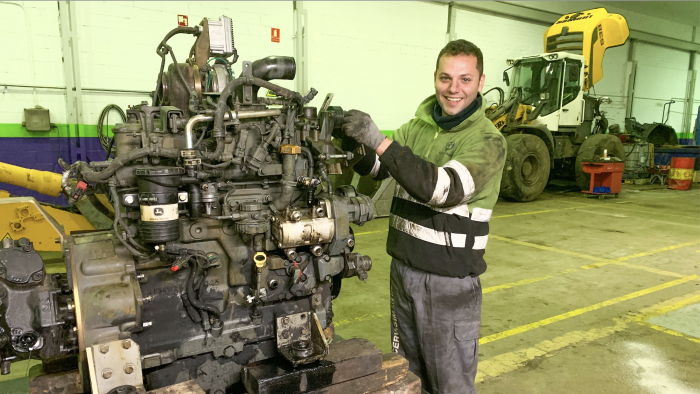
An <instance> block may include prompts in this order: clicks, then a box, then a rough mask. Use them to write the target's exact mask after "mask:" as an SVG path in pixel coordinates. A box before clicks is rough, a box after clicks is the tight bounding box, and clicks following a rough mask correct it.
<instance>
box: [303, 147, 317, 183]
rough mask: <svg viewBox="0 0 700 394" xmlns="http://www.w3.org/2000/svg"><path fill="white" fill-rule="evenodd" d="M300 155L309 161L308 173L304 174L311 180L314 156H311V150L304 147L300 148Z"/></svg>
mask: <svg viewBox="0 0 700 394" xmlns="http://www.w3.org/2000/svg"><path fill="white" fill-rule="evenodd" d="M301 153H303V154H304V156H306V160H308V161H309V173H308V174H306V176H308V177H309V178H311V177H312V176H313V175H314V156H313V154H311V149H309V148H307V147H305V146H302V147H301Z"/></svg>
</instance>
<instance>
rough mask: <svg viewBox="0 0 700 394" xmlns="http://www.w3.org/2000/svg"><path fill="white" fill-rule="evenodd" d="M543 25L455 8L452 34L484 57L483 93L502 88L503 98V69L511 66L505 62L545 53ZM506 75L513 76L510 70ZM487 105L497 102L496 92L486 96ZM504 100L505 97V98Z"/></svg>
mask: <svg viewBox="0 0 700 394" xmlns="http://www.w3.org/2000/svg"><path fill="white" fill-rule="evenodd" d="M546 29H547V28H546V26H543V25H540V24H535V23H528V22H522V21H517V20H513V19H506V18H501V17H497V16H492V15H486V14H482V13H479V12H474V11H467V10H463V9H457V18H456V22H455V33H456V36H457V38H458V39H464V40H467V41H471V42H473V43H474V44H475V45H476V46H478V47H479V48H480V49H481V52H482V54H483V55H484V74H485V75H486V80H485V82H484V90H483V91H484V92H486V91H487V90H489V89H491V88H493V87H500V88H502V89H503V90H504V91H505V93H506V95H507V94H508V86H506V83H505V82H503V70H505V69H507V68H508V67H510V66H509V65H508V64H507V62H506V61H507V60H508V59H515V58H518V57H522V56H531V55H538V54H541V53H542V52H544V48H543V47H542V45H543V44H542V40H543V38H542V37H543V36H544V32H545V30H546ZM508 73H509V75H510V76H511V77H512V74H511V72H510V71H508ZM486 99H487V101H489V102H496V101H498V93H497V92H495V91H494V92H491V93H489V94H488V95H487V97H486ZM506 99H507V97H506Z"/></svg>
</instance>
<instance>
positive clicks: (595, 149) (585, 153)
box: [576, 134, 625, 191]
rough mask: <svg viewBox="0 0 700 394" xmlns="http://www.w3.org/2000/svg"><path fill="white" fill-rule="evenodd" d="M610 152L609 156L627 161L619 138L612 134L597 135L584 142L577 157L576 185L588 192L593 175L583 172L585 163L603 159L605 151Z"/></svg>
mask: <svg viewBox="0 0 700 394" xmlns="http://www.w3.org/2000/svg"><path fill="white" fill-rule="evenodd" d="M605 149H607V150H608V156H613V157H618V158H620V159H622V160H624V159H625V148H624V147H623V146H622V142H621V141H620V139H619V138H617V137H616V136H614V135H610V134H595V135H592V136H590V137H588V138H586V140H585V141H583V144H581V147H580V148H579V149H578V154H577V155H576V184H577V185H578V187H579V188H581V190H583V191H587V190H588V189H589V187H590V184H591V174H588V173H585V172H583V163H584V162H587V161H591V160H597V159H598V158H600V157H603V151H604V150H605Z"/></svg>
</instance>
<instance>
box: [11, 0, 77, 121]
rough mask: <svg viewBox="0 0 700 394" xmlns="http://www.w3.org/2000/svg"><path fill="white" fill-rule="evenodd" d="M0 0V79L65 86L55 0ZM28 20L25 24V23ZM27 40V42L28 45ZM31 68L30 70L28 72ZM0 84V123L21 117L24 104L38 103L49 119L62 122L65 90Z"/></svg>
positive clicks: (31, 105)
mask: <svg viewBox="0 0 700 394" xmlns="http://www.w3.org/2000/svg"><path fill="white" fill-rule="evenodd" d="M23 8H24V12H26V13H27V14H26V18H25V14H24V12H23V11H22V8H20V7H19V6H17V5H13V4H7V3H0V14H1V15H3V17H2V23H0V34H2V36H3V37H4V38H3V40H2V47H3V61H2V62H0V83H3V82H4V83H12V84H15V85H42V86H65V83H64V81H63V68H62V67H63V66H62V63H61V36H60V31H59V26H58V22H57V20H58V7H57V6H56V3H55V2H31V1H28V2H23ZM27 22H28V25H27ZM30 42H31V46H30ZM32 69H33V70H34V72H33V73H32ZM4 88H5V87H4V86H0V89H2V90H3V93H2V94H1V95H0V124H18V123H22V122H23V120H24V108H33V107H34V106H35V105H41V106H42V107H44V108H49V109H50V110H51V121H52V122H54V123H64V122H65V119H66V111H65V94H64V92H63V91H61V90H54V91H47V90H37V91H36V104H35V98H34V93H33V91H32V89H27V88H13V87H8V88H7V92H5V91H4Z"/></svg>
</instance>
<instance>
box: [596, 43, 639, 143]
mask: <svg viewBox="0 0 700 394" xmlns="http://www.w3.org/2000/svg"><path fill="white" fill-rule="evenodd" d="M629 47H630V41H629V40H628V41H627V42H626V43H625V44H624V45H622V46H619V47H614V48H608V49H607V50H606V51H605V55H604V56H603V79H601V80H600V81H598V83H596V84H595V85H594V87H593V88H592V89H591V90H590V91H589V92H588V93H589V94H590V95H592V96H595V97H609V98H610V100H612V102H611V103H610V104H601V105H600V110H601V111H605V117H606V118H607V119H608V124H609V125H614V124H617V125H619V126H620V131H623V130H624V129H625V113H626V111H627V87H628V84H629V73H630V67H629V64H630V62H628V61H627V58H628V56H629Z"/></svg>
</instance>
